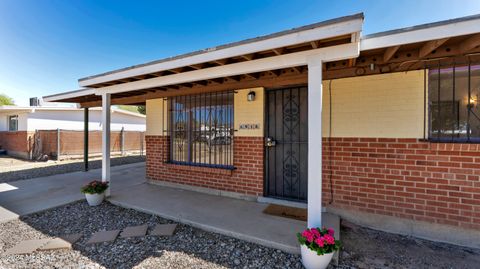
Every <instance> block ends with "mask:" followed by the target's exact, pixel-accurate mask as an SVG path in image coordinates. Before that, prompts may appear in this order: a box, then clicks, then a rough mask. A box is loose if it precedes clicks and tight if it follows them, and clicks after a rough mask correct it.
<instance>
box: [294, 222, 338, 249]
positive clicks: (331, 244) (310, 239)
mask: <svg viewBox="0 0 480 269" xmlns="http://www.w3.org/2000/svg"><path fill="white" fill-rule="evenodd" d="M334 235H335V231H334V230H333V229H332V228H328V229H326V228H325V227H323V228H322V229H320V228H311V229H306V230H305V231H303V232H302V233H297V238H298V242H299V243H300V245H305V246H307V247H308V248H309V249H310V250H312V251H314V252H316V253H317V255H323V254H327V253H331V252H334V251H337V250H339V249H340V247H341V243H340V241H339V240H335V237H334Z"/></svg>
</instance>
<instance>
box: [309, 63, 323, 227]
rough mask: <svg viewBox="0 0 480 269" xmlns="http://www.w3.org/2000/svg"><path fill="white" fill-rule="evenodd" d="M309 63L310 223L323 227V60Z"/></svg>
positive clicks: (312, 225)
mask: <svg viewBox="0 0 480 269" xmlns="http://www.w3.org/2000/svg"><path fill="white" fill-rule="evenodd" d="M307 63H308V221H307V225H308V227H309V228H313V227H322V138H323V137H322V91H323V90H322V58H321V57H320V56H311V57H308V58H307Z"/></svg>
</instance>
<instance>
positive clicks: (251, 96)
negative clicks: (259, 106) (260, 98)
mask: <svg viewBox="0 0 480 269" xmlns="http://www.w3.org/2000/svg"><path fill="white" fill-rule="evenodd" d="M247 101H249V102H252V101H255V92H254V91H251V92H249V93H248V94H247Z"/></svg>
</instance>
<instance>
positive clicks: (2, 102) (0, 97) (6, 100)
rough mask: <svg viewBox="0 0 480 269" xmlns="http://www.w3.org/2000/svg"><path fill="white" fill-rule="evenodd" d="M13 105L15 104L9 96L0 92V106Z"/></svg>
mask: <svg viewBox="0 0 480 269" xmlns="http://www.w3.org/2000/svg"><path fill="white" fill-rule="evenodd" d="M14 105H15V102H14V101H13V99H12V98H11V97H10V96H8V95H6V94H3V93H0V106H14Z"/></svg>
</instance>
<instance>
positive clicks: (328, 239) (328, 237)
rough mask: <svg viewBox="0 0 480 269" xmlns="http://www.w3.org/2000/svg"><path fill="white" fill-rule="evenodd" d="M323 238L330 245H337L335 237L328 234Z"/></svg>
mask: <svg viewBox="0 0 480 269" xmlns="http://www.w3.org/2000/svg"><path fill="white" fill-rule="evenodd" d="M323 238H325V242H327V244H329V245H334V244H335V238H333V236H331V235H329V234H326V235H325V236H324V237H323Z"/></svg>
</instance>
